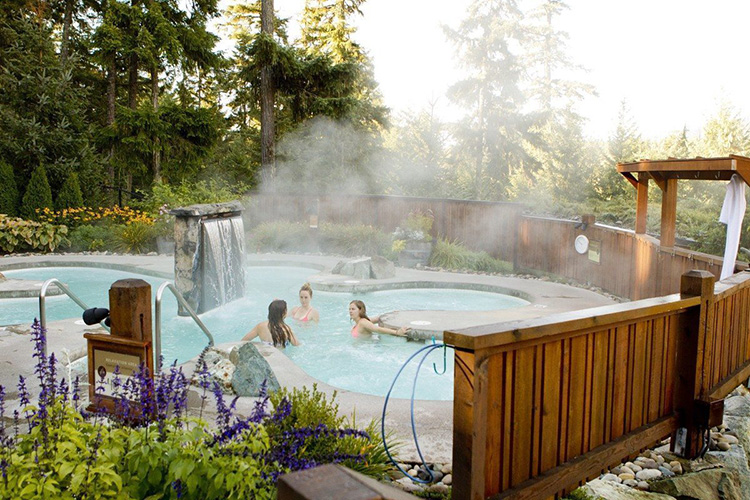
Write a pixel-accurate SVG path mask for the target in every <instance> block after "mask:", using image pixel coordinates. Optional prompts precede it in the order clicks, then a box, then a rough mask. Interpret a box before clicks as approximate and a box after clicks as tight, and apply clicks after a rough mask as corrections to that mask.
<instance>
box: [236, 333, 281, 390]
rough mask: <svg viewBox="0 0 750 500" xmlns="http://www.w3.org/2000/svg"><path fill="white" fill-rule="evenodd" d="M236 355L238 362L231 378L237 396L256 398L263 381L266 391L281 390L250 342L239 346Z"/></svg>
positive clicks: (269, 368) (264, 361)
mask: <svg viewBox="0 0 750 500" xmlns="http://www.w3.org/2000/svg"><path fill="white" fill-rule="evenodd" d="M237 355H238V362H237V368H236V369H235V371H234V375H233V376H232V388H234V391H235V392H236V393H237V395H238V396H253V397H257V396H258V395H259V394H260V387H261V385H262V384H263V382H264V381H265V382H266V389H267V390H268V391H277V390H279V389H280V388H281V386H280V385H279V381H278V380H276V376H275V375H274V374H273V371H272V370H271V367H270V366H269V365H268V362H267V361H266V360H265V359H264V358H263V355H262V354H261V353H259V352H258V349H257V348H256V347H255V346H254V345H253V343H252V342H245V343H244V344H243V345H241V346H240V347H239V348H238V352H237Z"/></svg>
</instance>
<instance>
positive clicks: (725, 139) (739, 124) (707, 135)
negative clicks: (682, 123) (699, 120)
mask: <svg viewBox="0 0 750 500" xmlns="http://www.w3.org/2000/svg"><path fill="white" fill-rule="evenodd" d="M748 150H750V132H748V124H747V122H745V121H744V120H743V119H742V118H741V117H740V114H739V113H738V112H737V110H736V109H735V108H734V106H732V104H731V103H730V102H729V101H727V100H726V99H722V100H721V102H720V103H719V109H718V111H717V112H716V115H714V116H713V117H711V118H710V119H709V120H708V122H707V123H706V125H705V126H704V127H703V137H702V140H701V141H700V142H699V144H698V151H697V153H698V154H699V155H700V156H704V157H708V158H710V157H717V156H727V155H730V154H738V155H745V154H747V151H748Z"/></svg>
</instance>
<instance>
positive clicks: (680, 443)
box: [670, 270, 716, 458]
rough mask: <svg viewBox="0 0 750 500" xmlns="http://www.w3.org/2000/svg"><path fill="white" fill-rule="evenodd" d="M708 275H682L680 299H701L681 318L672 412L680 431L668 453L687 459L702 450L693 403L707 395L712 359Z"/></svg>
mask: <svg viewBox="0 0 750 500" xmlns="http://www.w3.org/2000/svg"><path fill="white" fill-rule="evenodd" d="M715 280H716V278H715V277H714V275H713V274H711V273H709V272H708V271H698V270H693V271H689V272H687V273H685V274H683V275H682V278H681V281H680V296H682V297H683V298H687V297H695V296H700V298H701V303H700V306H699V307H697V308H692V309H690V310H688V311H687V312H686V313H685V314H682V315H680V325H679V329H678V335H679V337H678V339H677V353H676V362H675V370H676V374H675V389H674V409H675V412H676V413H677V416H678V418H679V423H678V425H679V428H678V430H677V431H675V432H674V433H673V434H672V441H671V443H670V450H671V451H672V452H674V453H678V454H680V455H682V456H684V457H687V458H695V457H697V456H698V453H699V452H700V450H701V448H702V447H703V436H702V432H705V431H706V430H707V429H702V428H700V426H699V423H700V422H698V419H697V418H696V406H697V405H696V401H698V400H700V399H701V398H702V397H704V396H706V395H707V391H708V385H707V384H708V383H709V380H708V377H705V370H704V360H710V359H711V357H712V352H713V346H712V337H711V328H712V325H713V310H714V282H715Z"/></svg>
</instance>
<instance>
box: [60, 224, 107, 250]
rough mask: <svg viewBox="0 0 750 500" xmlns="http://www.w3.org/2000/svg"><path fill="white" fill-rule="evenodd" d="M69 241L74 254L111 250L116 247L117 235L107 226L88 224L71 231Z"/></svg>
mask: <svg viewBox="0 0 750 500" xmlns="http://www.w3.org/2000/svg"><path fill="white" fill-rule="evenodd" d="M68 240H70V249H71V250H73V251H74V252H87V251H96V250H111V249H113V248H114V246H115V233H114V231H113V230H112V229H111V228H109V227H106V226H92V225H90V224H86V225H84V226H79V227H77V228H75V229H73V230H71V231H70V235H69V236H68Z"/></svg>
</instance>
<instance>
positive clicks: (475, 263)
mask: <svg viewBox="0 0 750 500" xmlns="http://www.w3.org/2000/svg"><path fill="white" fill-rule="evenodd" d="M429 264H430V266H434V267H440V268H443V269H449V270H457V271H461V270H467V269H468V270H470V271H479V272H485V273H510V272H512V271H513V264H511V263H510V262H506V261H503V260H498V259H494V258H492V257H491V256H490V255H489V254H488V253H487V252H473V251H471V250H469V249H468V248H466V246H464V245H463V244H462V243H460V242H457V241H446V240H438V242H437V244H436V245H435V248H434V249H433V250H432V254H431V255H430V262H429Z"/></svg>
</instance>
